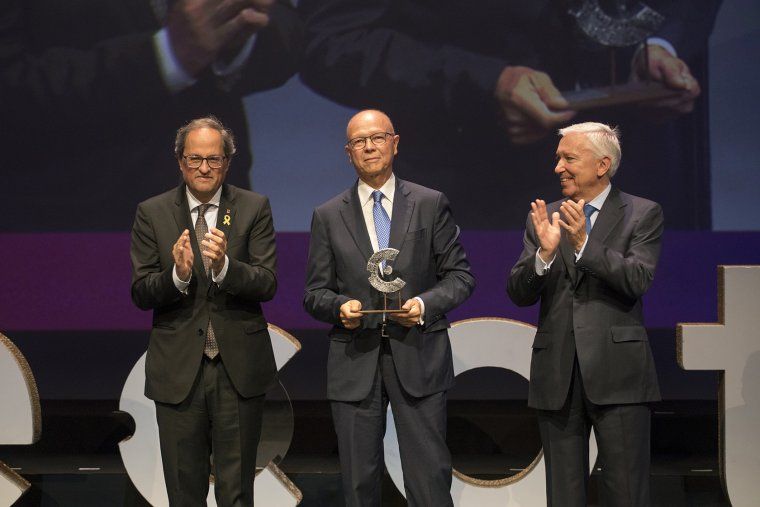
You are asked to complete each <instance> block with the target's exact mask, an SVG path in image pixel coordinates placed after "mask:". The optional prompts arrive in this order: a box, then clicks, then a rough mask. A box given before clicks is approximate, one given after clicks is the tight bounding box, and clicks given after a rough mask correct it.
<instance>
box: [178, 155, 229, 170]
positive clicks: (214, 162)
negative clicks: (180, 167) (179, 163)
mask: <svg viewBox="0 0 760 507" xmlns="http://www.w3.org/2000/svg"><path fill="white" fill-rule="evenodd" d="M182 158H184V159H185V164H187V167H189V168H190V169H198V168H199V167H200V166H202V165H203V161H204V160H205V161H206V163H207V164H208V166H209V167H210V168H211V169H221V168H222V165H224V159H226V158H227V157H224V156H219V155H212V156H210V157H201V156H200V155H183V156H182Z"/></svg>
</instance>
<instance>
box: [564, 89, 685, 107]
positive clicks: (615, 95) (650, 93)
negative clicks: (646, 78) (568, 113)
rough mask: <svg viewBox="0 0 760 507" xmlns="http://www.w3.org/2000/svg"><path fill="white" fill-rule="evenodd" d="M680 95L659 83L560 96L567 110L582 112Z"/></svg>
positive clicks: (585, 91)
mask: <svg viewBox="0 0 760 507" xmlns="http://www.w3.org/2000/svg"><path fill="white" fill-rule="evenodd" d="M681 93H683V90H673V89H672V88H667V87H666V86H665V85H663V84H661V83H654V82H648V83H647V82H632V83H625V84H621V85H616V86H604V87H601V88H586V89H583V90H572V91H568V92H562V96H563V97H565V99H566V100H567V102H568V103H569V106H568V109H572V110H574V111H584V110H587V109H601V108H605V107H612V106H623V105H628V104H638V103H641V102H649V101H652V100H660V99H667V98H671V97H676V96H678V95H680V94H681Z"/></svg>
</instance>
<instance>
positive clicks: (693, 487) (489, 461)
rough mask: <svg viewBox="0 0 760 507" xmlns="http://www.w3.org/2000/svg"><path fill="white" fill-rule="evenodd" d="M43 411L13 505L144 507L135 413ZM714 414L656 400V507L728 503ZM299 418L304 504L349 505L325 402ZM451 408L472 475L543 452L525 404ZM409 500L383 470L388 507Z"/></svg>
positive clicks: (13, 462) (700, 404) (2, 455)
mask: <svg viewBox="0 0 760 507" xmlns="http://www.w3.org/2000/svg"><path fill="white" fill-rule="evenodd" d="M42 408H43V411H42V413H43V433H42V439H41V440H40V442H38V443H37V444H35V445H32V446H4V447H0V461H3V462H5V463H6V464H7V465H8V466H10V467H12V468H14V469H16V470H17V472H18V473H20V474H21V475H23V476H24V477H25V478H26V479H27V480H29V481H30V482H31V483H32V487H31V488H30V490H29V491H28V492H27V494H26V495H25V496H24V497H22V498H21V500H19V501H18V502H17V504H16V505H18V506H28V507H41V506H44V507H52V506H62V507H68V506H71V507H89V506H93V507H94V506H97V507H108V506H124V507H126V506H146V505H148V504H147V502H145V500H144V499H143V498H142V497H141V496H140V494H139V493H138V492H137V490H136V489H135V488H134V487H133V486H132V484H131V482H130V480H129V478H128V477H127V475H126V472H125V470H124V466H123V464H122V461H121V458H120V456H119V452H118V442H119V441H121V440H122V439H124V438H125V437H126V436H128V435H130V434H131V433H132V431H133V430H134V428H133V427H132V421H131V418H130V417H129V416H128V415H126V414H123V413H120V412H118V411H117V410H116V408H117V402H116V401H43V406H42ZM717 410H718V408H717V402H715V401H709V400H708V401H667V402H661V403H658V404H656V405H654V406H653V419H652V431H653V433H652V500H653V505H655V506H663V507H664V506H667V507H679V506H689V507H692V506H728V505H729V503H728V502H727V501H726V500H725V496H724V494H723V492H722V489H721V485H720V480H719V473H718V448H717V441H718V422H717V418H718V415H717ZM293 414H294V417H293V419H292V421H293V432H292V440H291V441H290V444H289V449H288V451H287V454H286V455H285V457H284V458H282V459H281V461H280V462H279V466H280V468H281V469H282V470H283V471H284V472H285V473H286V474H287V475H288V477H289V478H290V479H291V480H292V481H293V482H294V483H295V484H296V486H297V487H298V488H299V489H300V490H301V492H302V493H303V498H304V499H303V502H302V503H301V505H302V506H304V507H316V506H329V507H334V506H341V505H343V501H342V499H341V495H340V473H339V468H338V456H337V449H336V448H337V444H336V442H335V435H334V433H333V430H332V423H331V419H330V412H329V406H328V404H327V403H326V402H323V401H294V402H293ZM449 414H450V415H449V446H450V447H451V449H452V453H453V456H454V465H455V467H456V468H457V469H458V470H460V471H462V472H464V473H467V474H468V475H472V476H475V477H478V478H483V479H487V478H494V477H503V476H506V475H510V474H513V473H516V472H517V471H519V470H521V469H522V468H524V467H525V466H527V465H528V464H529V463H530V462H531V461H532V460H533V458H534V457H535V455H536V452H537V451H538V449H539V444H538V435H537V432H536V431H535V427H534V422H535V421H534V416H533V414H532V413H531V411H530V410H528V409H526V408H525V404H524V402H518V401H479V402H469V401H451V402H450V403H449ZM278 438H279V437H278ZM284 448H288V444H287V442H286V443H285V444H284ZM601 473H603V471H595V472H594V473H593V474H592V477H591V481H590V499H591V503H590V505H597V503H596V496H597V495H596V487H597V480H598V478H599V475H600V474H601ZM405 504H406V503H405V502H404V499H403V497H402V495H401V494H400V493H399V492H398V491H397V490H396V488H395V486H394V485H393V482H392V481H391V479H390V477H388V476H386V478H385V483H384V486H383V505H385V506H402V505H405Z"/></svg>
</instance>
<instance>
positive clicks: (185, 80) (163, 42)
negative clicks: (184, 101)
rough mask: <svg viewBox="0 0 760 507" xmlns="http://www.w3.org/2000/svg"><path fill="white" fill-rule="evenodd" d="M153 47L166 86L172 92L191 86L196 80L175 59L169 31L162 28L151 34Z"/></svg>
mask: <svg viewBox="0 0 760 507" xmlns="http://www.w3.org/2000/svg"><path fill="white" fill-rule="evenodd" d="M153 47H154V48H155V50H156V57H157V58H158V69H159V71H160V72H161V78H162V79H163V80H164V83H165V84H166V87H167V88H169V91H171V92H172V93H177V92H181V91H182V90H184V89H185V88H189V87H191V86H193V85H194V84H195V83H196V82H197V80H196V79H195V78H194V77H193V76H191V75H189V74H188V73H187V72H185V69H183V68H182V66H181V65H180V64H179V61H177V57H176V56H175V55H174V51H173V50H172V45H171V42H170V41H169V31H168V30H167V29H166V28H162V29H160V30H159V31H157V32H156V33H155V34H154V35H153Z"/></svg>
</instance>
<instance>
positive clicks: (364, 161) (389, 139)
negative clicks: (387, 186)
mask: <svg viewBox="0 0 760 507" xmlns="http://www.w3.org/2000/svg"><path fill="white" fill-rule="evenodd" d="M346 139H347V142H346V148H345V149H346V153H347V154H348V159H349V160H350V161H351V164H352V165H353V166H354V169H356V174H357V175H358V176H359V178H361V180H362V181H364V182H365V183H367V184H368V185H370V186H371V187H373V188H380V187H381V186H382V185H383V184H384V183H385V182H386V181H388V178H390V177H391V174H392V173H393V159H394V157H395V156H396V153H398V140H399V137H398V135H396V133H395V131H394V130H393V124H392V123H391V119H390V118H388V115H387V114H385V113H383V112H382V111H377V110H375V109H366V110H364V111H360V112H358V113H356V114H355V115H354V116H353V117H352V118H351V120H349V122H348V126H347V127H346Z"/></svg>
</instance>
